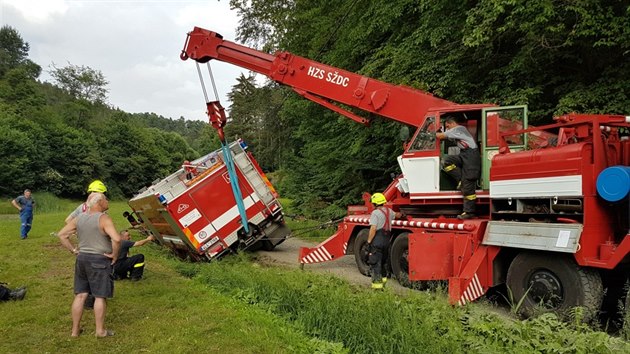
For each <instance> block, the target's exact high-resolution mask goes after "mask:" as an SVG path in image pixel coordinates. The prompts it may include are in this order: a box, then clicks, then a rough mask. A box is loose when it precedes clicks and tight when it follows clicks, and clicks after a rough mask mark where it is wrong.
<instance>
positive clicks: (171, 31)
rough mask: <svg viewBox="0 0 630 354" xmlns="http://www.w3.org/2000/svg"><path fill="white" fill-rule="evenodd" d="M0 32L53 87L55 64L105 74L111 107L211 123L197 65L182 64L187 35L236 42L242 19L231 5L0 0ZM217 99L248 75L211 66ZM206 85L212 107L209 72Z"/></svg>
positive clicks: (225, 1) (224, 1) (184, 0)
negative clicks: (0, 29) (11, 36)
mask: <svg viewBox="0 0 630 354" xmlns="http://www.w3.org/2000/svg"><path fill="white" fill-rule="evenodd" d="M0 22H1V25H2V26H5V25H9V26H11V27H13V28H15V29H16V30H17V31H18V32H19V34H20V35H21V36H22V39H23V40H24V41H25V42H27V43H28V44H29V46H30V51H29V59H31V60H32V61H34V62H35V63H37V64H39V65H40V66H41V67H42V74H41V75H40V77H39V79H40V80H41V81H49V82H53V81H52V78H51V76H50V74H49V71H50V70H51V69H52V64H54V65H55V66H56V67H58V68H59V67H64V66H67V65H68V64H69V63H70V64H72V65H77V66H87V67H90V68H92V69H95V70H99V71H101V72H102V73H103V75H104V76H105V78H106V79H107V81H108V82H109V84H108V85H107V89H108V90H109V94H108V103H109V104H110V105H111V106H113V107H115V108H119V109H121V110H123V111H125V112H130V113H144V112H153V113H156V114H158V115H161V116H164V117H166V118H173V119H179V118H180V117H184V118H186V119H192V120H207V116H206V113H205V111H206V105H205V99H204V96H203V91H202V88H201V84H200V82H199V77H198V74H197V69H196V66H195V62H194V61H192V60H187V61H182V60H181V59H180V58H179V54H180V53H181V50H182V48H183V47H184V42H185V40H186V34H187V33H188V32H190V31H191V30H192V29H193V27H195V26H196V27H201V28H205V29H208V30H211V31H214V32H217V33H220V34H221V35H223V38H224V39H226V40H230V41H234V42H236V39H235V37H236V27H237V26H238V17H237V13H236V11H232V10H230V8H229V0H221V1H218V0H206V1H194V0H181V1H177V0H171V1H166V0H164V1H162V0H0ZM211 67H212V72H213V75H214V79H215V82H216V84H217V91H218V94H219V100H220V101H221V103H222V105H223V106H224V107H226V108H227V107H228V106H229V102H228V101H227V97H226V96H227V94H228V93H229V92H230V90H231V88H232V86H234V85H235V84H236V78H237V77H238V76H239V75H240V74H241V73H244V74H247V72H246V71H245V70H243V69H241V68H239V67H236V66H233V65H230V64H226V63H222V62H217V61H211ZM202 69H203V70H202V72H203V73H205V76H204V82H205V84H206V89H207V91H208V95H209V99H210V100H214V99H215V97H214V91H213V90H212V87H211V84H210V80H209V78H208V70H207V69H205V65H204V67H203V68H202Z"/></svg>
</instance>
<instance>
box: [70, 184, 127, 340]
mask: <svg viewBox="0 0 630 354" xmlns="http://www.w3.org/2000/svg"><path fill="white" fill-rule="evenodd" d="M87 206H88V211H87V212H85V213H81V214H79V215H78V216H77V217H76V218H74V219H72V220H71V221H70V222H69V223H67V224H66V226H64V227H63V228H62V229H61V230H60V231H59V232H58V235H59V240H60V241H61V244H62V245H63V246H64V247H66V248H67V249H68V250H69V251H70V252H72V253H73V254H74V255H76V256H77V259H76V262H75V266H74V294H75V296H74V301H73V302H72V336H73V337H77V336H79V334H80V333H81V326H80V325H81V317H82V316H83V306H84V303H85V299H86V298H87V297H88V294H89V293H91V294H92V295H94V297H95V298H96V300H95V302H94V321H95V323H96V336H97V337H107V336H112V335H114V332H113V331H110V330H108V329H106V328H105V312H106V308H107V301H106V299H108V298H111V297H113V296H114V280H113V279H112V276H111V274H112V267H113V265H114V264H115V263H116V260H117V258H118V254H119V252H120V234H119V233H118V231H117V230H116V228H115V226H114V222H113V221H112V218H111V217H110V216H109V215H107V214H105V211H107V209H109V202H108V200H107V197H105V195H104V194H103V193H93V194H92V196H91V197H90V198H89V200H88V202H87ZM75 231H76V233H77V236H78V239H79V248H78V249H77V248H76V247H74V246H73V245H72V243H71V242H70V236H71V235H72V234H73V233H74V232H75Z"/></svg>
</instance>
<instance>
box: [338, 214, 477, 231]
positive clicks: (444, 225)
mask: <svg viewBox="0 0 630 354" xmlns="http://www.w3.org/2000/svg"><path fill="white" fill-rule="evenodd" d="M346 221H348V222H353V223H358V224H369V223H370V219H369V218H357V217H348V218H346ZM392 225H395V226H405V227H423V228H425V229H444V230H460V231H464V230H466V228H465V224H463V223H462V224H453V223H448V222H428V221H414V220H412V221H408V220H392Z"/></svg>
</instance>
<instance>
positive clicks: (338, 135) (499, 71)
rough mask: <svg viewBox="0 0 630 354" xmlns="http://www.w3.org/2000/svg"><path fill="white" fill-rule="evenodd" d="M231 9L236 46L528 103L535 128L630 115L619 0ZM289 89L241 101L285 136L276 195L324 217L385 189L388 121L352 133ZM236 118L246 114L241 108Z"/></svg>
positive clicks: (624, 20)
mask: <svg viewBox="0 0 630 354" xmlns="http://www.w3.org/2000/svg"><path fill="white" fill-rule="evenodd" d="M230 4H231V5H232V7H233V8H235V9H236V10H237V11H238V12H239V15H240V17H241V22H240V23H239V28H238V35H237V40H238V41H241V42H245V43H246V44H249V45H253V46H257V47H258V48H261V49H263V50H266V51H269V52H274V51H275V50H286V51H289V52H292V53H295V54H297V55H301V56H304V57H307V58H311V59H314V60H317V61H320V62H323V63H326V64H329V65H332V66H335V67H339V68H343V69H346V70H349V71H353V72H357V73H360V74H364V75H367V76H369V77H373V78H377V79H380V80H383V81H387V82H391V83H394V84H404V85H407V86H411V87H415V88H418V89H422V90H426V91H429V92H431V93H433V94H435V95H437V96H440V97H443V98H446V99H448V100H451V101H454V102H460V103H496V104H500V105H512V104H528V105H529V109H530V121H532V122H534V123H542V122H548V121H549V120H550V119H551V117H552V116H553V115H557V114H562V113H567V112H572V111H578V112H585V113H588V112H592V113H614V114H628V113H629V112H628V107H630V104H629V103H630V4H629V3H628V2H627V1H618V0H603V1H602V0H583V1H571V2H557V1H553V0H533V1H513V0H502V1H495V0H477V1H449V0H422V1H418V0H399V1H394V2H392V1H386V0H374V1H369V2H361V1H357V0H346V1H333V0H315V1H313V0H257V1H251V2H250V1H241V0H232V1H231V2H230ZM270 88H272V89H273V90H277V89H276V88H275V84H271V83H269V84H268V85H267V86H265V87H261V88H257V91H258V92H255V91H256V90H253V89H251V88H248V92H252V95H260V94H265V93H264V92H265V91H267V90H269V89H270ZM237 89H243V88H239V87H237ZM289 91H290V90H286V89H284V92H285V94H284V98H283V100H281V101H280V102H278V103H277V105H276V103H273V102H274V101H273V100H272V99H271V96H268V97H269V99H267V102H270V103H272V104H267V105H264V106H263V107H260V106H255V105H250V110H251V111H250V112H256V115H257V116H258V117H269V118H271V119H273V120H278V121H280V122H282V124H283V127H284V129H285V130H284V131H290V132H292V136H291V138H290V140H289V142H288V143H286V146H287V147H288V148H287V149H285V151H287V152H288V155H287V157H286V158H285V159H284V164H283V165H282V167H283V169H284V175H285V176H286V178H285V179H284V181H285V182H286V183H283V185H282V187H283V188H282V191H283V192H285V193H287V192H288V193H290V194H291V196H292V197H296V201H297V204H298V205H301V206H302V207H303V209H304V210H306V209H309V208H313V207H316V208H317V209H318V210H321V208H320V207H321V206H322V205H323V206H326V207H327V208H328V211H327V213H328V214H333V213H334V211H335V210H337V211H340V210H341V209H342V208H343V207H344V206H345V205H346V204H348V202H351V201H354V202H359V201H360V196H361V191H374V190H380V189H383V188H384V187H385V186H386V185H387V184H388V183H389V182H390V179H389V174H390V173H391V172H395V171H396V159H395V158H396V155H398V154H399V153H400V152H401V147H400V146H401V144H400V141H399V140H398V139H397V132H398V126H397V125H396V124H395V123H391V122H387V121H384V120H381V119H375V120H373V121H372V122H373V123H372V127H370V128H363V127H359V126H358V125H357V124H356V123H352V122H350V121H349V120H347V119H345V118H340V117H339V115H337V114H333V113H331V112H330V111H328V110H327V109H324V108H321V107H317V106H316V105H315V104H313V103H309V102H307V101H305V100H304V99H303V98H301V97H299V96H298V95H295V94H291V93H289ZM243 92H245V91H244V90H243ZM233 100H234V105H235V106H237V105H240V104H242V105H243V107H245V106H247V105H248V103H247V101H246V100H245V99H242V98H241V97H240V96H238V95H234V96H233ZM278 105H279V106H278ZM261 109H268V110H269V113H270V114H268V115H265V113H262V112H261ZM239 115H242V116H247V115H248V112H245V111H244V110H243V109H241V110H239ZM233 119H234V120H236V119H238V117H235V116H234V115H233ZM264 124H265V123H264V122H263V123H261V124H260V127H262V126H264ZM243 134H244V133H243ZM259 144H262V145H264V142H262V141H260V142H259ZM335 206H336V207H335Z"/></svg>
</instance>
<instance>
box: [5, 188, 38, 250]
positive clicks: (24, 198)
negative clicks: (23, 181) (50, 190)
mask: <svg viewBox="0 0 630 354" xmlns="http://www.w3.org/2000/svg"><path fill="white" fill-rule="evenodd" d="M11 204H13V206H14V207H15V208H16V209H17V210H19V211H20V222H21V223H22V226H21V227H20V238H21V239H22V240H26V238H27V237H28V232H29V231H31V226H32V224H33V207H34V206H35V200H34V199H33V197H31V190H30V189H25V190H24V195H21V196H19V197H17V198H15V199H13V200H12V201H11Z"/></svg>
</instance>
